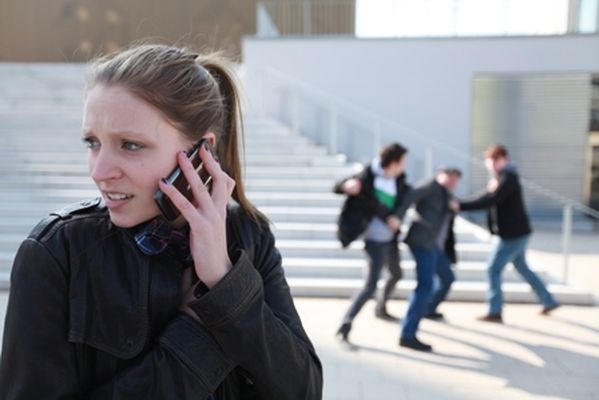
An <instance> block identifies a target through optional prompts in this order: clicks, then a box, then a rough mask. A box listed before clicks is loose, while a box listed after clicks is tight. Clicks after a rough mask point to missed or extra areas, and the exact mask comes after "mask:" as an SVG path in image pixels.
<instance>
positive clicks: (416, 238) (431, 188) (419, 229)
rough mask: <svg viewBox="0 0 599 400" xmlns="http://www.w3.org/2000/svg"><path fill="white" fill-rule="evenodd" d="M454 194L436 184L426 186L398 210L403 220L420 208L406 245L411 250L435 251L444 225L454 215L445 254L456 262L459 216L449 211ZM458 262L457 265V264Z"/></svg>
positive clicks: (413, 194) (411, 195)
mask: <svg viewBox="0 0 599 400" xmlns="http://www.w3.org/2000/svg"><path fill="white" fill-rule="evenodd" d="M449 199H450V194H449V192H448V191H447V189H445V187H443V186H441V185H440V184H439V183H438V182H437V181H436V180H432V181H430V182H427V183H425V184H424V185H422V186H418V187H417V188H415V189H413V190H411V191H410V192H409V193H408V194H407V195H406V196H405V198H404V201H403V202H402V203H401V205H400V206H399V208H398V209H397V212H396V215H397V216H398V217H399V218H400V219H403V218H404V216H405V213H406V212H407V210H408V208H410V206H411V205H412V204H415V205H416V215H415V216H414V219H413V221H412V224H411V226H410V229H409V231H408V234H407V236H406V238H405V240H404V241H405V242H406V243H407V244H408V245H410V246H417V247H423V248H425V249H428V250H432V249H434V248H435V247H436V246H435V244H436V239H437V237H438V235H439V232H440V230H441V228H442V227H443V222H444V220H445V218H446V216H447V215H448V213H449V214H450V220H449V225H448V228H447V229H448V233H447V239H446V241H445V249H444V250H445V252H446V253H447V255H448V256H449V258H450V259H451V260H455V238H454V235H453V219H454V216H455V214H454V213H453V211H451V210H450V209H449V204H448V203H449ZM454 262H455V261H454Z"/></svg>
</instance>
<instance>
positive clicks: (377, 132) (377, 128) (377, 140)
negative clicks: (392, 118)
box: [372, 121, 382, 154]
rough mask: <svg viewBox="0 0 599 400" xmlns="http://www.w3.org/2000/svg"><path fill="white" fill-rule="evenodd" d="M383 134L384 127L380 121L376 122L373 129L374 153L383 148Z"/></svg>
mask: <svg viewBox="0 0 599 400" xmlns="http://www.w3.org/2000/svg"><path fill="white" fill-rule="evenodd" d="M381 135H382V128H381V123H380V122H379V121H375V122H374V128H373V129H372V151H373V153H372V154H378V153H379V150H380V149H381V140H382V138H381Z"/></svg>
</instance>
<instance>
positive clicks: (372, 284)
mask: <svg viewBox="0 0 599 400" xmlns="http://www.w3.org/2000/svg"><path fill="white" fill-rule="evenodd" d="M364 250H365V251H366V254H367V256H368V277H367V278H366V282H364V287H362V289H361V290H360V291H359V292H358V293H356V295H355V296H354V298H353V300H352V303H351V305H350V306H349V309H348V310H347V312H346V313H345V316H344V317H343V322H344V323H351V322H352V321H353V319H354V318H355V317H356V315H357V314H358V312H360V310H361V309H362V307H363V306H364V304H366V302H367V301H368V299H370V298H371V297H372V296H373V295H374V293H375V292H376V289H377V283H378V281H379V278H380V277H381V273H382V272H383V267H384V266H385V264H386V265H387V268H388V270H389V278H388V279H387V282H386V283H385V287H384V288H383V290H382V291H381V294H380V296H379V297H378V298H377V305H376V307H377V308H378V309H380V310H385V307H386V303H387V300H388V299H389V297H390V296H391V294H392V293H393V290H394V289H395V284H396V283H397V282H398V281H399V280H400V279H401V267H400V265H399V260H400V256H399V244H398V243H397V241H395V240H392V241H391V242H373V241H365V247H364Z"/></svg>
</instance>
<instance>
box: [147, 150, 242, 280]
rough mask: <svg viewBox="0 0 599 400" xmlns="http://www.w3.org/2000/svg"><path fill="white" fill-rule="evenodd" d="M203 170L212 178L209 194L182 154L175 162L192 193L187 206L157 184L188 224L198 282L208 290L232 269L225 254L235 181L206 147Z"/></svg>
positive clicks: (202, 153) (169, 189)
mask: <svg viewBox="0 0 599 400" xmlns="http://www.w3.org/2000/svg"><path fill="white" fill-rule="evenodd" d="M200 158H201V159H202V161H203V162H204V168H206V170H207V171H208V173H209V174H210V176H211V177H212V191H211V192H209V191H208V189H207V188H206V186H205V185H204V183H203V182H202V180H201V179H200V177H199V175H198V173H197V172H196V170H195V169H194V168H193V165H192V164H191V162H190V161H189V159H188V158H187V156H186V154H185V152H180V153H179V154H177V162H178V163H179V166H180V167H181V170H182V171H183V173H184V174H185V178H186V179H187V182H188V183H189V185H190V187H191V191H192V193H193V198H194V200H193V202H190V201H189V200H187V199H186V198H185V196H183V195H182V194H181V193H180V192H179V191H178V190H177V189H176V188H175V187H174V186H173V185H170V184H168V183H166V182H165V181H164V180H163V181H160V183H159V187H160V189H161V190H162V191H163V192H164V193H165V194H166V195H167V196H168V198H169V199H170V200H171V201H172V203H173V204H174V205H175V207H177V209H178V210H179V211H180V212H181V215H182V216H183V218H185V220H186V221H187V222H188V224H189V230H190V236H189V242H190V243H189V247H190V251H191V256H192V257H193V261H194V269H195V273H196V275H197V276H198V278H199V279H200V280H201V281H202V282H204V284H205V285H206V286H208V287H209V288H211V287H213V286H214V285H216V284H217V283H218V282H219V281H220V280H221V279H222V278H223V277H224V276H225V275H226V274H227V272H228V271H229V270H230V269H231V260H230V259H229V254H228V252H227V232H226V218H227V203H228V201H229V199H230V197H231V193H233V188H234V187H235V181H234V180H233V179H232V178H231V177H230V176H229V175H227V174H226V173H225V172H224V171H223V170H222V169H221V168H220V165H219V164H218V162H217V161H216V160H215V159H214V157H213V156H212V153H211V152H210V151H209V150H208V148H207V147H206V145H204V146H202V148H201V149H200Z"/></svg>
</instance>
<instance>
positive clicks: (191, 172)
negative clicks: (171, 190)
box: [177, 149, 210, 209]
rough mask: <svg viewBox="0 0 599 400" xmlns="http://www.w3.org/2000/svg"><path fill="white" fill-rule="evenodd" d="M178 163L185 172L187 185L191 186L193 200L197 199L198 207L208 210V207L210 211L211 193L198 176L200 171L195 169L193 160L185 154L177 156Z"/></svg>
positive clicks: (181, 153)
mask: <svg viewBox="0 0 599 400" xmlns="http://www.w3.org/2000/svg"><path fill="white" fill-rule="evenodd" d="M204 150H205V149H201V150H200V158H201V151H204ZM177 162H178V163H179V167H180V168H181V171H183V175H185V180H187V183H188V184H189V187H190V189H191V193H192V195H193V199H195V201H196V203H197V206H198V207H199V208H202V209H206V208H207V207H208V209H210V207H209V206H210V203H209V202H210V193H209V192H208V188H207V187H206V185H205V184H204V182H202V179H201V178H200V176H199V175H198V171H196V169H195V168H194V167H193V164H192V163H191V160H190V159H189V158H187V155H186V154H185V152H180V153H179V154H177ZM190 201H191V200H190Z"/></svg>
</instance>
